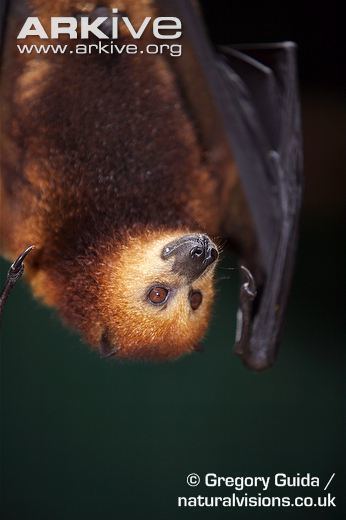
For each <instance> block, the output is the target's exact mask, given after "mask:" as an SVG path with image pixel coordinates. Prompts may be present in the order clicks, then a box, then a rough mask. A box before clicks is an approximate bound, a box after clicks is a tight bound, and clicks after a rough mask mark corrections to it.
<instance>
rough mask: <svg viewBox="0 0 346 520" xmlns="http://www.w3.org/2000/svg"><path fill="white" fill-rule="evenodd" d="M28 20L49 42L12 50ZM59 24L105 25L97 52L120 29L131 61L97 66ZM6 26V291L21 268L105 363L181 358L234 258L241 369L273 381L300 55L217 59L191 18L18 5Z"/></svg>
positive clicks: (98, 60) (152, 8) (70, 4)
mask: <svg viewBox="0 0 346 520" xmlns="http://www.w3.org/2000/svg"><path fill="white" fill-rule="evenodd" d="M115 7H116V9H114V8H115ZM29 16H30V17H33V18H35V20H39V24H40V28H41V35H40V33H39V32H38V31H37V27H38V25H37V23H36V24H34V25H32V28H33V30H32V31H30V30H29V31H28V32H27V35H26V37H25V41H24V40H23V39H22V38H21V39H17V36H18V34H19V33H20V31H21V30H22V33H21V34H22V35H23V26H24V25H25V23H26V24H27V25H26V27H30V25H28V22H27V19H28V17H29ZM52 17H54V18H55V19H58V18H59V17H63V18H62V20H63V19H65V20H69V27H70V29H71V30H75V28H76V27H78V26H79V24H80V23H81V20H83V27H84V28H85V27H89V26H90V24H92V23H94V26H92V25H91V27H95V31H94V32H95V34H89V35H88V38H89V39H88V42H87V43H88V45H89V44H91V45H92V44H95V42H99V41H100V38H101V39H102V38H103V37H102V36H100V34H98V33H97V30H96V29H99V30H100V31H101V33H102V32H103V34H105V35H107V34H108V36H107V37H108V38H109V36H110V35H112V34H113V36H114V32H113V33H112V30H113V31H114V24H112V20H113V19H114V17H116V18H117V20H116V21H117V25H116V27H117V46H118V49H119V48H121V49H123V50H124V49H126V48H127V46H129V45H130V46H132V47H131V48H132V52H131V53H129V54H127V53H126V52H123V51H122V52H118V53H117V54H114V53H109V54H107V53H100V52H93V51H92V49H95V47H96V45H95V46H94V47H90V48H88V46H87V45H86V41H85V40H83V39H81V37H80V35H77V37H74V36H73V37H72V38H71V37H70V36H71V33H70V34H69V32H68V30H66V32H64V31H63V30H62V31H61V34H59V35H58V36H59V38H58V39H54V38H52V35H51V33H50V30H51V20H52ZM121 17H123V18H124V19H125V17H126V20H127V22H126V23H120V22H121ZM160 17H161V18H162V19H165V20H166V19H167V20H168V21H169V20H170V21H171V22H172V20H173V21H174V26H173V25H171V28H172V30H171V32H170V34H169V36H168V37H167V34H168V33H165V39H164V40H163V42H164V43H167V42H168V43H170V42H174V44H179V45H181V48H182V53H181V56H179V57H175V56H174V55H172V54H170V53H169V52H165V49H166V48H169V45H167V47H165V46H160V45H159V44H158V42H157V37H158V34H157V32H158V28H160V24H159V22H158V21H157V20H158V18H160ZM33 18H32V19H33ZM86 18H88V21H89V22H88V21H87V22H86V21H85V19H86ZM2 19H3V23H2V28H3V32H2V56H1V83H0V93H1V99H2V108H1V200H2V209H1V224H0V233H1V254H2V255H3V256H4V257H5V258H6V259H8V260H10V261H12V262H14V263H13V264H12V271H13V272H12V274H13V273H14V272H15V271H16V270H17V273H19V272H20V274H21V272H22V270H23V265H22V261H23V259H24V256H25V257H26V258H25V270H26V278H27V281H28V283H29V284H30V286H31V288H32V291H33V293H34V295H35V296H37V297H38V298H39V299H40V300H42V301H43V302H44V303H45V304H47V305H49V306H52V307H54V308H56V309H57V311H58V313H59V315H60V316H61V318H62V319H63V321H64V322H65V323H66V324H67V325H68V326H70V327H72V328H73V329H75V330H77V331H78V332H79V333H80V334H81V336H82V337H83V338H84V340H85V341H86V342H87V343H88V344H90V345H91V346H92V347H93V348H95V349H97V350H98V351H99V352H100V354H101V355H103V356H115V357H116V358H122V359H136V358H139V359H149V360H166V359H175V358H178V357H179V356H181V355H183V354H186V353H189V352H192V351H194V350H196V348H198V345H199V343H200V341H201V339H202V338H203V336H204V334H205V332H206V330H207V327H208V323H209V321H210V316H211V312H212V306H213V301H214V295H215V289H214V286H215V281H214V278H215V268H216V265H217V262H218V258H219V254H220V249H221V247H220V246H221V245H222V244H223V243H224V242H225V241H229V242H230V243H231V244H232V245H233V246H234V248H235V250H236V251H237V253H238V255H239V258H240V259H241V264H242V267H241V269H242V270H241V272H242V276H243V284H242V286H241V291H240V307H239V312H238V320H237V338H236V352H237V354H239V355H240V356H241V357H242V358H243V360H244V362H245V363H246V364H247V365H248V366H249V367H251V368H253V369H256V370H261V369H263V368H266V367H267V366H269V365H271V364H272V363H273V361H274V359H275V355H276V350H277V344H278V341H279V337H280V332H281V326H282V321H283V316H284V311H285V305H286V299H287V294H288V288H289V284H290V278H291V272H292V265H293V258H294V245H295V242H296V235H297V221H298V215H299V206H300V198H301V173H300V171H301V168H300V164H301V147H300V144H301V140H300V121H299V105H298V96H297V88H296V74H295V49H294V45H293V44H290V43H284V44H268V45H262V46H261V45H259V46H251V45H250V46H238V47H236V46H234V47H231V48H223V49H220V50H219V51H218V53H217V54H216V53H215V52H214V50H213V49H212V47H211V44H210V43H209V40H208V38H207V36H206V33H205V30H204V27H203V23H202V21H201V16H200V12H199V10H198V9H197V8H196V4H195V3H190V2H183V1H175V2H171V3H170V4H168V3H165V2H162V1H155V0H149V1H148V0H139V1H138V2H137V1H136V2H132V1H129V0H121V1H119V2H117V3H116V6H115V5H114V1H113V0H112V1H110V0H103V2H102V4H98V3H96V2H93V1H90V2H83V1H78V0H57V1H56V2H54V4H53V3H52V2H50V1H48V0H27V1H24V0H16V1H15V2H11V4H10V5H8V6H7V9H6V10H4V12H3V17H2ZM71 19H72V20H73V19H75V20H76V23H73V24H72V23H71ZM129 20H130V21H131V22H129ZM143 20H144V21H146V20H147V22H145V23H143ZM155 20H156V33H155V31H153V30H146V29H147V27H151V28H152V27H153V26H152V24H153V23H155ZM177 20H178V21H180V22H181V25H179V24H178V25H177V22H176V21H177ZM159 21H160V20H159ZM130 23H131V26H130ZM167 23H168V22H167ZM88 24H89V25H88ZM168 26H169V23H168ZM55 27H56V26H55ZM61 27H63V24H62V25H61ZM131 27H132V29H133V28H134V27H136V28H137V29H138V27H140V28H141V27H142V29H143V31H139V32H141V37H140V38H139V37H138V38H137V37H136V38H135V39H134V34H137V35H138V34H139V33H138V32H137V33H136V32H134V31H133V30H132V29H131ZM177 28H179V29H181V31H177ZM168 29H169V27H168ZM42 30H43V33H44V34H45V37H44V39H42ZM168 32H169V31H168ZM178 33H179V34H178ZM177 34H178V36H177ZM174 38H176V39H174ZM57 43H58V44H60V45H62V47H63V49H65V50H63V51H62V50H61V47H60V51H53V50H52V49H53V47H54V45H56V44H57ZM160 43H161V42H160ZM23 44H25V45H26V46H27V47H25V48H24V47H23V46H22V45H23ZM42 44H45V45H46V46H47V45H48V46H49V45H51V47H46V48H48V49H49V50H48V51H47V52H39V51H38V48H39V47H40V46H41V45H42ZM81 45H83V47H78V46H81ZM133 45H135V47H133ZM35 46H36V47H35ZM64 46H66V47H64ZM54 48H55V49H56V47H54ZM81 48H82V49H84V51H83V52H79V51H80V49H81ZM135 48H136V49H137V50H136V52H135ZM23 49H24V50H23ZM28 49H31V50H30V51H28ZM28 246H35V247H34V249H33V250H31V247H30V249H28V250H26V248H28ZM25 250H26V252H25V254H24V255H22V256H20V257H19V260H18V258H17V257H18V254H19V253H20V252H21V251H25ZM29 251H30V254H28V255H27V253H28V252H29ZM16 259H17V260H16ZM10 271H11V270H10ZM9 274H10V273H9ZM5 292H6V291H5ZM7 292H8V291H7ZM7 292H6V295H5V296H7Z"/></svg>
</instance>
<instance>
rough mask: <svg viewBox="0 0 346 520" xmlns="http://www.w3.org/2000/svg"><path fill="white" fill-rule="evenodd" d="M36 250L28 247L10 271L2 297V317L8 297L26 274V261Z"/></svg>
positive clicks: (0, 310) (0, 296)
mask: <svg viewBox="0 0 346 520" xmlns="http://www.w3.org/2000/svg"><path fill="white" fill-rule="evenodd" d="M34 248H35V246H29V247H27V248H26V249H25V250H24V251H23V252H22V253H21V254H20V255H19V256H18V258H17V259H16V260H15V261H14V262H13V264H12V265H11V267H10V268H9V270H8V273H7V278H6V282H5V285H4V288H3V290H2V292H1V295H0V317H1V315H2V311H3V309H4V306H5V303H6V300H7V298H8V295H9V294H10V292H11V290H12V289H13V287H14V286H15V284H16V283H17V281H18V280H19V278H20V277H21V276H22V274H23V272H24V260H25V258H26V257H27V255H28V254H29V253H30V252H31V251H32V250H33V249H34Z"/></svg>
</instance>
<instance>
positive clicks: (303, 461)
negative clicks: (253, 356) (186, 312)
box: [1, 223, 345, 520]
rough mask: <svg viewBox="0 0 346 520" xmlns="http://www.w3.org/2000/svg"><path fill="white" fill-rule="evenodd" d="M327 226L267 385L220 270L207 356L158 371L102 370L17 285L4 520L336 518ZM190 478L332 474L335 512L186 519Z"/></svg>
mask: <svg viewBox="0 0 346 520" xmlns="http://www.w3.org/2000/svg"><path fill="white" fill-rule="evenodd" d="M324 226H325V227H324V228H323V227H319V228H318V229H316V230H315V231H314V230H313V229H308V230H305V231H303V233H302V236H301V244H300V248H299V255H298V264H297V271H296V276H295V280H294V288H293V292H292V297H291V300H290V306H289V312H288V319H287V325H286V329H285V335H284V341H283V344H282V350H281V353H280V356H279V360H278V363H277V365H276V366H275V367H274V368H273V369H271V370H270V371H268V372H266V373H262V374H254V373H251V372H249V371H248V370H246V369H245V368H244V367H243V366H242V364H241V363H240V361H239V360H238V359H237V358H236V357H234V356H233V355H232V352H231V349H232V344H233V339H234V329H235V313H236V305H237V291H238V281H237V276H236V275H235V274H234V272H232V271H227V270H224V269H220V270H219V278H222V277H224V276H231V277H232V278H231V279H228V280H220V283H219V284H218V286H219V289H220V291H219V297H218V302H217V306H216V309H215V316H214V320H213V324H212V327H211V330H210V334H209V336H208V338H207V340H206V342H205V347H206V348H205V352H204V353H196V354H194V355H191V356H189V357H186V358H184V359H181V360H180V361H177V362H174V363H168V364H161V365H150V364H139V363H136V364H135V363H133V364H124V363H119V362H115V361H113V360H100V359H99V358H98V356H97V355H96V354H94V353H92V352H90V351H89V350H88V348H87V347H86V346H85V345H82V344H81V342H80V341H79V339H78V338H77V337H75V336H74V335H72V334H71V333H70V332H68V331H67V330H66V329H64V328H63V327H62V326H61V325H60V324H59V322H58V320H57V319H56V318H55V317H54V315H53V314H52V312H51V311H49V310H47V309H46V308H43V307H42V306H40V305H39V304H38V303H37V302H35V301H33V300H32V298H31V296H30V294H29V291H28V289H27V288H26V287H25V285H24V284H23V283H22V282H21V284H20V286H18V287H16V289H15V291H14V292H13V293H12V295H11V297H10V299H9V301H8V305H7V308H6V310H5V315H4V327H3V332H2V336H1V338H2V341H1V357H2V359H1V435H2V445H1V446H2V454H1V461H2V468H1V470H2V512H3V516H2V518H4V519H6V520H9V519H25V520H26V519H35V520H39V519H50V520H55V519H57V520H58V519H59V520H62V519H63V520H69V519H79V518H83V519H84V520H87V519H95V518H97V519H102V520H103V519H110V518H121V519H135V518H150V519H153V520H154V519H171V518H172V519H173V518H180V517H184V518H188V517H189V518H190V517H192V516H193V517H194V518H199V517H201V516H202V517H205V516H208V517H209V518H217V517H220V516H223V517H225V518H226V517H232V516H235V517H236V518H238V517H239V518H250V517H251V518H253V517H254V518H264V517H265V516H266V517H269V518H277V515H278V514H280V517H281V516H286V517H287V516H290V517H291V518H326V519H334V518H341V517H342V509H341V500H342V495H343V494H344V485H343V483H344V482H345V479H344V474H343V473H342V472H343V469H344V467H343V462H344V459H343V457H344V452H343V450H344V431H343V428H342V400H343V396H342V375H343V374H344V367H343V355H342V344H343V345H344V344H345V342H344V341H342V340H344V339H345V338H342V337H341V330H342V329H341V317H342V314H341V309H340V306H339V302H338V301H337V299H338V295H340V294H341V289H340V283H341V278H340V276H341V271H340V272H339V271H338V265H339V266H340V252H339V241H338V240H337V233H336V234H335V233H331V232H330V230H331V225H330V224H327V223H324ZM322 237H323V242H324V247H320V244H321V240H322ZM230 265H234V260H233V259H231V258H225V259H224V262H223V267H229V266H230ZM2 266H3V267H4V268H5V262H3V263H2ZM6 268H7V265H6ZM4 273H5V270H4ZM2 279H3V277H2ZM191 472H197V473H200V474H201V475H203V474H204V473H205V472H216V473H218V474H219V475H273V474H274V473H275V472H285V473H287V474H296V473H297V472H300V473H301V474H304V473H306V472H310V473H311V474H314V475H318V476H319V477H320V478H321V479H322V481H323V485H324V484H325V483H326V481H327V480H328V478H329V477H330V475H331V474H332V473H333V472H336V477H335V480H334V482H333V484H332V485H331V487H330V491H331V492H332V493H333V494H336V495H337V503H338V508H337V510H331V509H329V510H317V509H313V511H311V510H309V509H301V510H298V509H293V508H292V509H281V510H280V511H279V512H278V510H268V509H262V510H260V509H251V510H249V509H237V510H236V511H234V510H233V511H232V510H229V509H221V508H220V509H212V510H210V509H209V510H206V509H195V510H194V509H185V510H182V509H179V510H178V508H177V505H176V504H177V496H178V495H182V496H185V495H187V496H190V495H194V494H197V492H200V493H201V494H202V495H203V494H208V492H207V491H206V488H205V487H204V486H203V485H200V486H199V488H198V489H196V488H188V486H187V485H186V483H185V479H186V475H187V474H189V473H191ZM231 492H232V489H228V490H227V489H225V488H223V489H221V490H219V491H218V490H217V489H212V490H210V491H209V494H211V495H216V496H218V495H224V496H225V495H227V494H230V493H231ZM248 493H249V494H251V490H248ZM254 493H255V494H256V490H254ZM287 493H288V494H292V496H293V495H303V496H308V495H310V494H311V491H308V490H306V488H301V489H300V490H299V489H292V490H288V491H287V490H286V491H285V494H287ZM272 494H276V492H275V491H274V489H273V488H272ZM313 495H316V492H313ZM312 513H313V514H312Z"/></svg>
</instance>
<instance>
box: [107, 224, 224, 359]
mask: <svg viewBox="0 0 346 520" xmlns="http://www.w3.org/2000/svg"><path fill="white" fill-rule="evenodd" d="M217 258H218V250H217V247H216V245H215V244H214V243H213V242H212V240H211V239H210V238H209V237H208V236H207V235H205V234H184V233H177V232H172V233H167V232H165V233H158V232H155V233H153V232H147V233H144V234H142V235H140V236H135V237H132V238H127V240H126V242H125V243H124V244H122V245H121V247H120V248H118V249H117V252H116V253H115V254H114V256H113V255H110V256H109V258H108V259H106V260H105V262H104V266H105V270H104V276H103V278H102V281H101V285H100V287H99V315H100V327H99V329H98V345H99V346H100V348H101V349H103V350H106V351H107V350H110V349H112V348H116V354H117V357H120V358H143V359H170V358H171V359H172V358H176V357H178V356H180V355H182V354H184V353H187V352H190V351H192V350H194V348H196V347H197V345H198V342H199V341H200V340H201V338H202V337H203V335H204V334H205V331H206V328H207V325H208V321H209V316H210V311H211V306H212V302H213V297H214V289H213V274H214V269H215V265H216V260H217Z"/></svg>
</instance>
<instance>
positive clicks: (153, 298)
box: [148, 286, 168, 305]
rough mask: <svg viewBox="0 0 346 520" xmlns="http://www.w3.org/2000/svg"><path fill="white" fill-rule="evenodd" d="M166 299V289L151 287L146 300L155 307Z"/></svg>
mask: <svg viewBox="0 0 346 520" xmlns="http://www.w3.org/2000/svg"><path fill="white" fill-rule="evenodd" d="M167 298H168V289H166V288H165V287H160V286H157V287H153V288H152V289H150V291H149V294H148V300H149V301H150V302H151V303H154V304H155V305H158V304H160V303H164V302H165V301H166V300H167Z"/></svg>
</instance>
